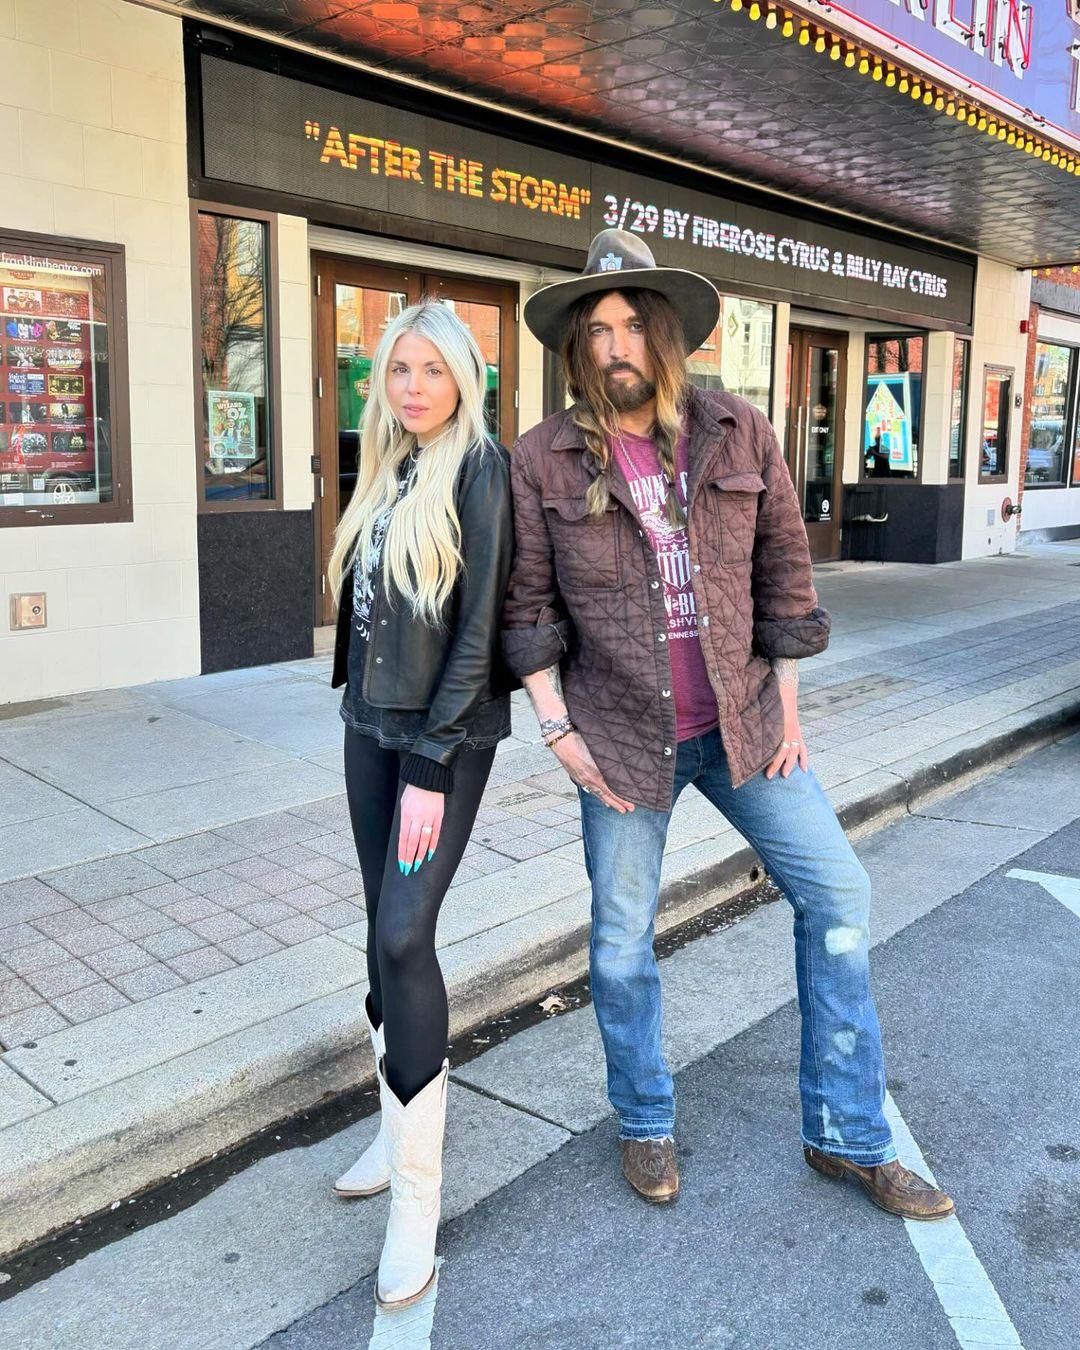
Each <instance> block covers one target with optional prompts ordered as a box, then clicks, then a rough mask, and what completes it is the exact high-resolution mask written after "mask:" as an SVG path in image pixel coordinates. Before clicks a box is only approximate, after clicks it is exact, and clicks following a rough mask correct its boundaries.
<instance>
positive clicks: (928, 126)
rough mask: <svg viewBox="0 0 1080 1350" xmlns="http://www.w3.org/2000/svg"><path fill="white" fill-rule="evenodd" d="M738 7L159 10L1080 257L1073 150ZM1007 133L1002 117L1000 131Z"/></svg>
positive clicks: (341, 1)
mask: <svg viewBox="0 0 1080 1350" xmlns="http://www.w3.org/2000/svg"><path fill="white" fill-rule="evenodd" d="M152 3H157V0H152ZM735 3H736V5H737V10H736V12H733V10H732V8H731V0H725V3H723V4H718V3H714V0H666V3H663V4H651V3H646V4H627V3H617V2H615V3H593V4H551V3H543V2H542V0H537V2H536V3H532V4H528V3H516V4H513V3H503V2H502V0H485V2H484V3H477V4H447V3H438V2H437V3H430V4H407V3H374V4H373V3H358V0H161V3H160V4H157V7H159V8H162V9H166V10H169V11H170V12H172V13H179V14H183V15H187V16H190V17H192V18H201V19H205V20H208V21H214V22H220V23H223V24H225V25H229V26H237V27H239V28H242V29H244V30H246V31H248V32H251V33H254V34H260V35H262V36H264V37H267V38H269V39H276V40H279V41H280V40H282V39H285V40H287V41H288V42H289V44H290V45H295V46H300V47H302V48H305V49H307V50H310V51H311V52H313V53H315V54H321V55H325V56H332V57H334V58H335V59H337V60H345V61H352V62H356V63H358V64H362V65H363V66H365V67H367V68H369V69H375V70H378V71H380V72H384V73H386V74H389V75H393V76H405V77H410V78H413V79H420V80H423V81H424V82H426V83H428V84H430V85H432V86H434V87H436V88H438V89H439V90H440V91H442V92H444V93H447V94H450V95H457V96H458V97H461V96H467V97H470V98H473V99H481V100H484V101H487V102H490V103H492V104H493V105H496V106H498V107H499V108H502V109H509V110H516V111H523V112H527V113H529V114H531V115H532V116H534V117H535V116H539V117H540V118H543V119H546V120H550V122H551V123H552V124H553V125H556V126H558V127H559V128H560V129H563V130H564V129H567V128H571V129H577V130H580V131H585V132H591V133H600V134H602V135H604V136H607V137H615V138H617V139H618V140H619V141H620V142H621V143H622V144H624V145H625V146H626V147H627V148H630V149H633V148H638V149H643V150H647V151H653V152H659V153H661V154H663V155H666V156H669V157H672V158H675V159H677V160H679V161H681V162H683V163H685V164H688V165H693V166H697V167H701V168H707V169H711V170H718V171H721V172H723V173H725V174H729V175H731V176H733V177H735V178H737V179H740V180H742V181H744V182H747V183H752V184H755V185H757V186H761V187H765V188H771V189H779V190H781V191H782V192H784V193H786V194H794V195H797V196H798V197H800V198H802V199H804V200H805V201H809V202H813V203H816V204H818V205H821V206H825V207H832V208H835V209H839V210H841V211H844V212H848V213H853V214H855V215H857V216H858V217H860V218H861V219H864V220H868V221H872V222H877V223H879V224H882V225H888V226H893V227H897V228H900V229H903V230H909V231H913V232H915V233H918V234H920V235H923V236H925V237H927V238H930V239H934V240H939V241H941V242H943V243H948V244H952V245H955V246H957V247H960V248H966V249H971V250H974V251H976V252H979V253H982V254H987V255H990V256H993V257H996V258H999V259H1001V260H1003V261H1006V262H1009V263H1013V264H1015V265H1017V266H1023V267H1035V266H1040V267H1041V266H1046V265H1048V264H1050V263H1067V262H1074V261H1080V176H1077V174H1076V173H1075V172H1070V171H1068V170H1067V169H1066V167H1065V164H1066V156H1065V154H1064V152H1062V155H1061V163H1060V164H1059V163H1057V162H1056V161H1057V160H1058V154H1057V151H1056V150H1055V151H1054V160H1055V162H1053V163H1051V162H1050V161H1049V159H1043V158H1041V157H1039V155H1038V153H1035V154H1032V153H1024V148H1023V141H1024V133H1023V131H1022V130H1021V132H1020V136H1019V144H1015V143H1013V139H1012V138H1010V139H1008V140H1007V139H1006V132H1007V130H1010V129H1007V128H1006V125H1005V123H1004V122H1001V125H1000V128H999V129H998V134H997V135H995V134H990V135H988V134H986V131H987V127H986V119H985V118H983V119H982V125H981V127H980V126H979V125H978V124H977V123H976V116H978V115H981V113H980V110H978V109H976V108H974V107H973V108H971V109H968V110H967V111H968V112H969V113H970V114H974V115H971V116H970V124H969V121H968V120H964V121H961V120H959V119H958V117H957V115H956V112H957V109H956V108H955V107H954V106H953V105H954V102H955V101H954V100H952V99H951V98H948V100H947V99H946V97H942V96H941V94H940V91H939V90H936V89H932V88H931V87H930V86H928V85H926V84H925V81H924V85H923V87H922V88H921V89H919V88H918V87H917V88H916V90H915V91H911V90H909V89H908V81H907V80H898V79H897V78H896V75H898V74H902V71H900V70H897V71H894V70H893V68H892V67H888V68H886V67H885V66H884V65H883V64H882V62H879V61H878V60H876V59H871V60H869V61H868V60H866V59H864V58H863V56H862V55H861V54H859V55H858V56H854V57H853V60H852V61H851V62H850V63H849V62H848V60H847V55H848V50H849V49H848V46H847V45H844V46H843V47H842V48H841V51H840V52H837V53H833V52H832V47H833V46H835V45H836V43H835V42H834V40H833V39H832V38H829V39H828V40H826V38H825V37H824V36H823V30H819V29H818V28H817V26H816V24H815V26H814V27H813V28H812V29H810V30H808V32H807V34H806V35H804V36H803V37H802V39H801V40H800V34H799V28H800V25H801V23H802V21H801V20H800V19H799V18H798V17H796V16H793V15H792V14H791V13H790V12H788V13H787V21H786V22H785V12H784V11H775V10H774V11H773V13H772V15H771V16H770V14H769V11H768V5H767V4H766V3H764V0H762V3H760V4H759V3H753V2H751V3H749V4H748V5H747V4H744V3H743V0H735ZM752 19H758V20H760V21H757V22H752V21H751V20H752ZM767 23H768V24H769V25H771V26H766V25H767ZM785 32H786V33H787V36H785ZM885 54H886V53H885V52H884V51H883V52H882V57H883V58H884V56H885ZM841 55H842V56H843V57H844V59H837V58H838V57H840V56H841ZM870 55H871V57H872V58H873V54H872V53H871V54H870ZM831 57H832V59H830V58H831ZM875 66H877V67H878V69H877V71H876V72H875V69H874V67H875ZM886 70H888V74H886ZM890 76H891V77H892V78H890ZM913 92H917V93H919V94H921V96H920V97H913V96H912V93H913ZM945 92H946V95H947V93H948V91H945ZM927 94H929V95H930V98H929V99H928V100H926V101H924V99H925V98H926V95H927ZM959 111H960V112H964V111H965V109H963V108H960V109H959ZM995 126H996V124H995V123H994V120H993V118H991V127H990V130H991V132H992V133H993V132H994V130H995ZM999 137H1000V138H999ZM1038 148H1039V147H1038V146H1036V151H1037V150H1038ZM1047 153H1048V154H1049V150H1048V151H1047Z"/></svg>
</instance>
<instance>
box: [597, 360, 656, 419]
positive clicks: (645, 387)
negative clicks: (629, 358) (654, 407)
mask: <svg viewBox="0 0 1080 1350" xmlns="http://www.w3.org/2000/svg"><path fill="white" fill-rule="evenodd" d="M620 370H627V371H632V372H633V373H634V375H636V376H637V378H636V379H634V380H618V379H616V378H615V372H616V371H620ZM604 393H605V394H607V396H608V399H609V400H610V401H611V406H612V407H613V408H614V409H615V411H616V412H637V410H638V409H639V408H644V406H645V405H646V403H651V402H652V400H653V399H654V398H655V397H656V385H655V384H653V383H652V381H651V380H647V379H645V377H644V376H643V375H642V374H641V372H640V371H639V370H637V369H636V367H634V366H632V365H630V364H629V363H628V362H619V364H618V365H615V366H609V367H608V368H607V370H605V371H604Z"/></svg>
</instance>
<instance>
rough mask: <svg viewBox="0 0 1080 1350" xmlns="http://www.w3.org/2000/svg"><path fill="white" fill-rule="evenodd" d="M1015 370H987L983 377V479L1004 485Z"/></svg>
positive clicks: (991, 367)
mask: <svg viewBox="0 0 1080 1350" xmlns="http://www.w3.org/2000/svg"><path fill="white" fill-rule="evenodd" d="M1012 377H1013V373H1012V371H1011V370H1003V369H1002V368H1001V367H999V366H987V367H986V368H985V374H984V376H983V426H982V444H981V447H980V450H979V479H980V480H981V481H982V482H984V483H991V482H1003V481H1004V480H1005V478H1006V477H1007V475H1008V463H1009V409H1010V406H1011V404H1012Z"/></svg>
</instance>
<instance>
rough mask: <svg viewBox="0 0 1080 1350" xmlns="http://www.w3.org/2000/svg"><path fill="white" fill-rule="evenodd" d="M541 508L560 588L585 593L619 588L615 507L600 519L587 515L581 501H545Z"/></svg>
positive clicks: (559, 498)
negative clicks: (553, 548)
mask: <svg viewBox="0 0 1080 1350" xmlns="http://www.w3.org/2000/svg"><path fill="white" fill-rule="evenodd" d="M543 504H544V516H545V519H546V520H547V527H548V533H549V534H550V535H551V542H552V543H553V544H554V545H555V572H556V574H557V576H558V578H559V584H560V586H566V587H568V588H575V589H588V590H600V589H604V588H607V589H611V588H612V587H614V586H618V584H619V579H620V575H621V568H620V565H619V563H620V559H619V531H618V521H617V511H618V508H617V507H616V505H615V503H612V504H611V505H610V506H609V507H608V509H607V510H606V511H603V512H602V513H601V514H600V515H599V516H594V515H590V514H589V508H588V506H587V505H586V504H585V499H584V498H583V497H545V498H544V503H543Z"/></svg>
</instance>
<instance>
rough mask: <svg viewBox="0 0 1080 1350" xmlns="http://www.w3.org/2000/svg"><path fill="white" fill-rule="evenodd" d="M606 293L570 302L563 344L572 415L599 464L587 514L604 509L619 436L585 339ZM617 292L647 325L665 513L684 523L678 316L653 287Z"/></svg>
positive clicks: (682, 344) (682, 349) (682, 348)
mask: <svg viewBox="0 0 1080 1350" xmlns="http://www.w3.org/2000/svg"><path fill="white" fill-rule="evenodd" d="M605 294H607V295H610V294H612V292H610V291H607V292H603V293H601V294H600V295H587V296H584V297H583V298H582V299H581V300H579V301H578V302H577V303H576V304H575V305H574V306H573V308H572V309H571V311H570V316H569V322H568V325H567V330H566V336H565V338H564V339H563V347H562V362H563V371H564V374H565V377H566V387H567V389H568V391H569V393H570V397H571V399H572V400H573V406H572V408H571V416H572V417H573V421H574V425H575V426H577V427H579V428H580V429H581V432H582V434H583V436H584V437H585V444H586V446H587V448H588V450H589V453H590V454H591V455H592V457H593V461H594V462H595V464H596V467H597V469H598V470H599V472H598V474H597V477H596V478H595V480H594V481H593V483H592V484H591V486H590V487H589V491H588V493H587V495H586V498H585V500H586V502H587V503H588V506H589V512H590V514H591V515H599V514H600V513H601V512H603V511H606V510H607V506H608V501H609V491H608V477H607V475H608V469H609V467H610V459H611V451H610V448H609V447H610V441H611V440H612V439H616V438H617V436H618V427H619V414H618V412H617V411H616V409H615V407H614V405H613V404H612V402H611V400H610V399H609V398H608V395H607V390H606V388H605V385H604V371H603V370H602V369H601V368H600V367H599V366H598V365H597V363H596V360H595V359H594V357H593V353H592V347H591V344H590V342H589V321H590V319H591V318H592V314H593V310H594V309H595V308H596V306H597V305H598V304H599V302H600V301H601V299H603V296H604V295H605ZM618 294H619V295H621V296H622V297H623V299H624V300H625V301H626V303H627V304H628V305H630V306H631V307H632V308H633V310H634V312H635V314H637V316H638V318H639V319H640V320H641V322H642V324H643V326H644V329H645V346H646V349H647V350H648V353H649V356H650V358H651V359H652V365H653V383H654V384H655V386H656V423H655V426H654V427H653V437H654V440H655V442H656V452H657V455H658V456H659V459H660V467H661V469H662V470H663V472H664V476H665V478H666V480H667V485H668V488H667V517H668V521H669V522H670V523H671V524H672V525H682V524H684V523H685V520H686V515H685V512H684V511H683V509H682V507H681V505H680V504H679V499H678V496H677V494H676V492H675V473H676V468H675V446H676V445H677V443H678V440H679V436H680V435H681V434H682V421H683V412H684V409H685V406H686V390H687V384H688V381H687V378H686V355H687V353H686V339H685V336H684V334H683V326H682V322H681V320H680V319H679V316H678V315H677V314H676V312H675V310H674V309H673V308H672V306H671V305H670V304H669V303H668V301H667V300H666V299H665V297H664V296H662V295H660V294H658V292H656V291H646V290H639V289H637V288H635V287H627V289H626V290H621V289H620V290H619V292H618Z"/></svg>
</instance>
